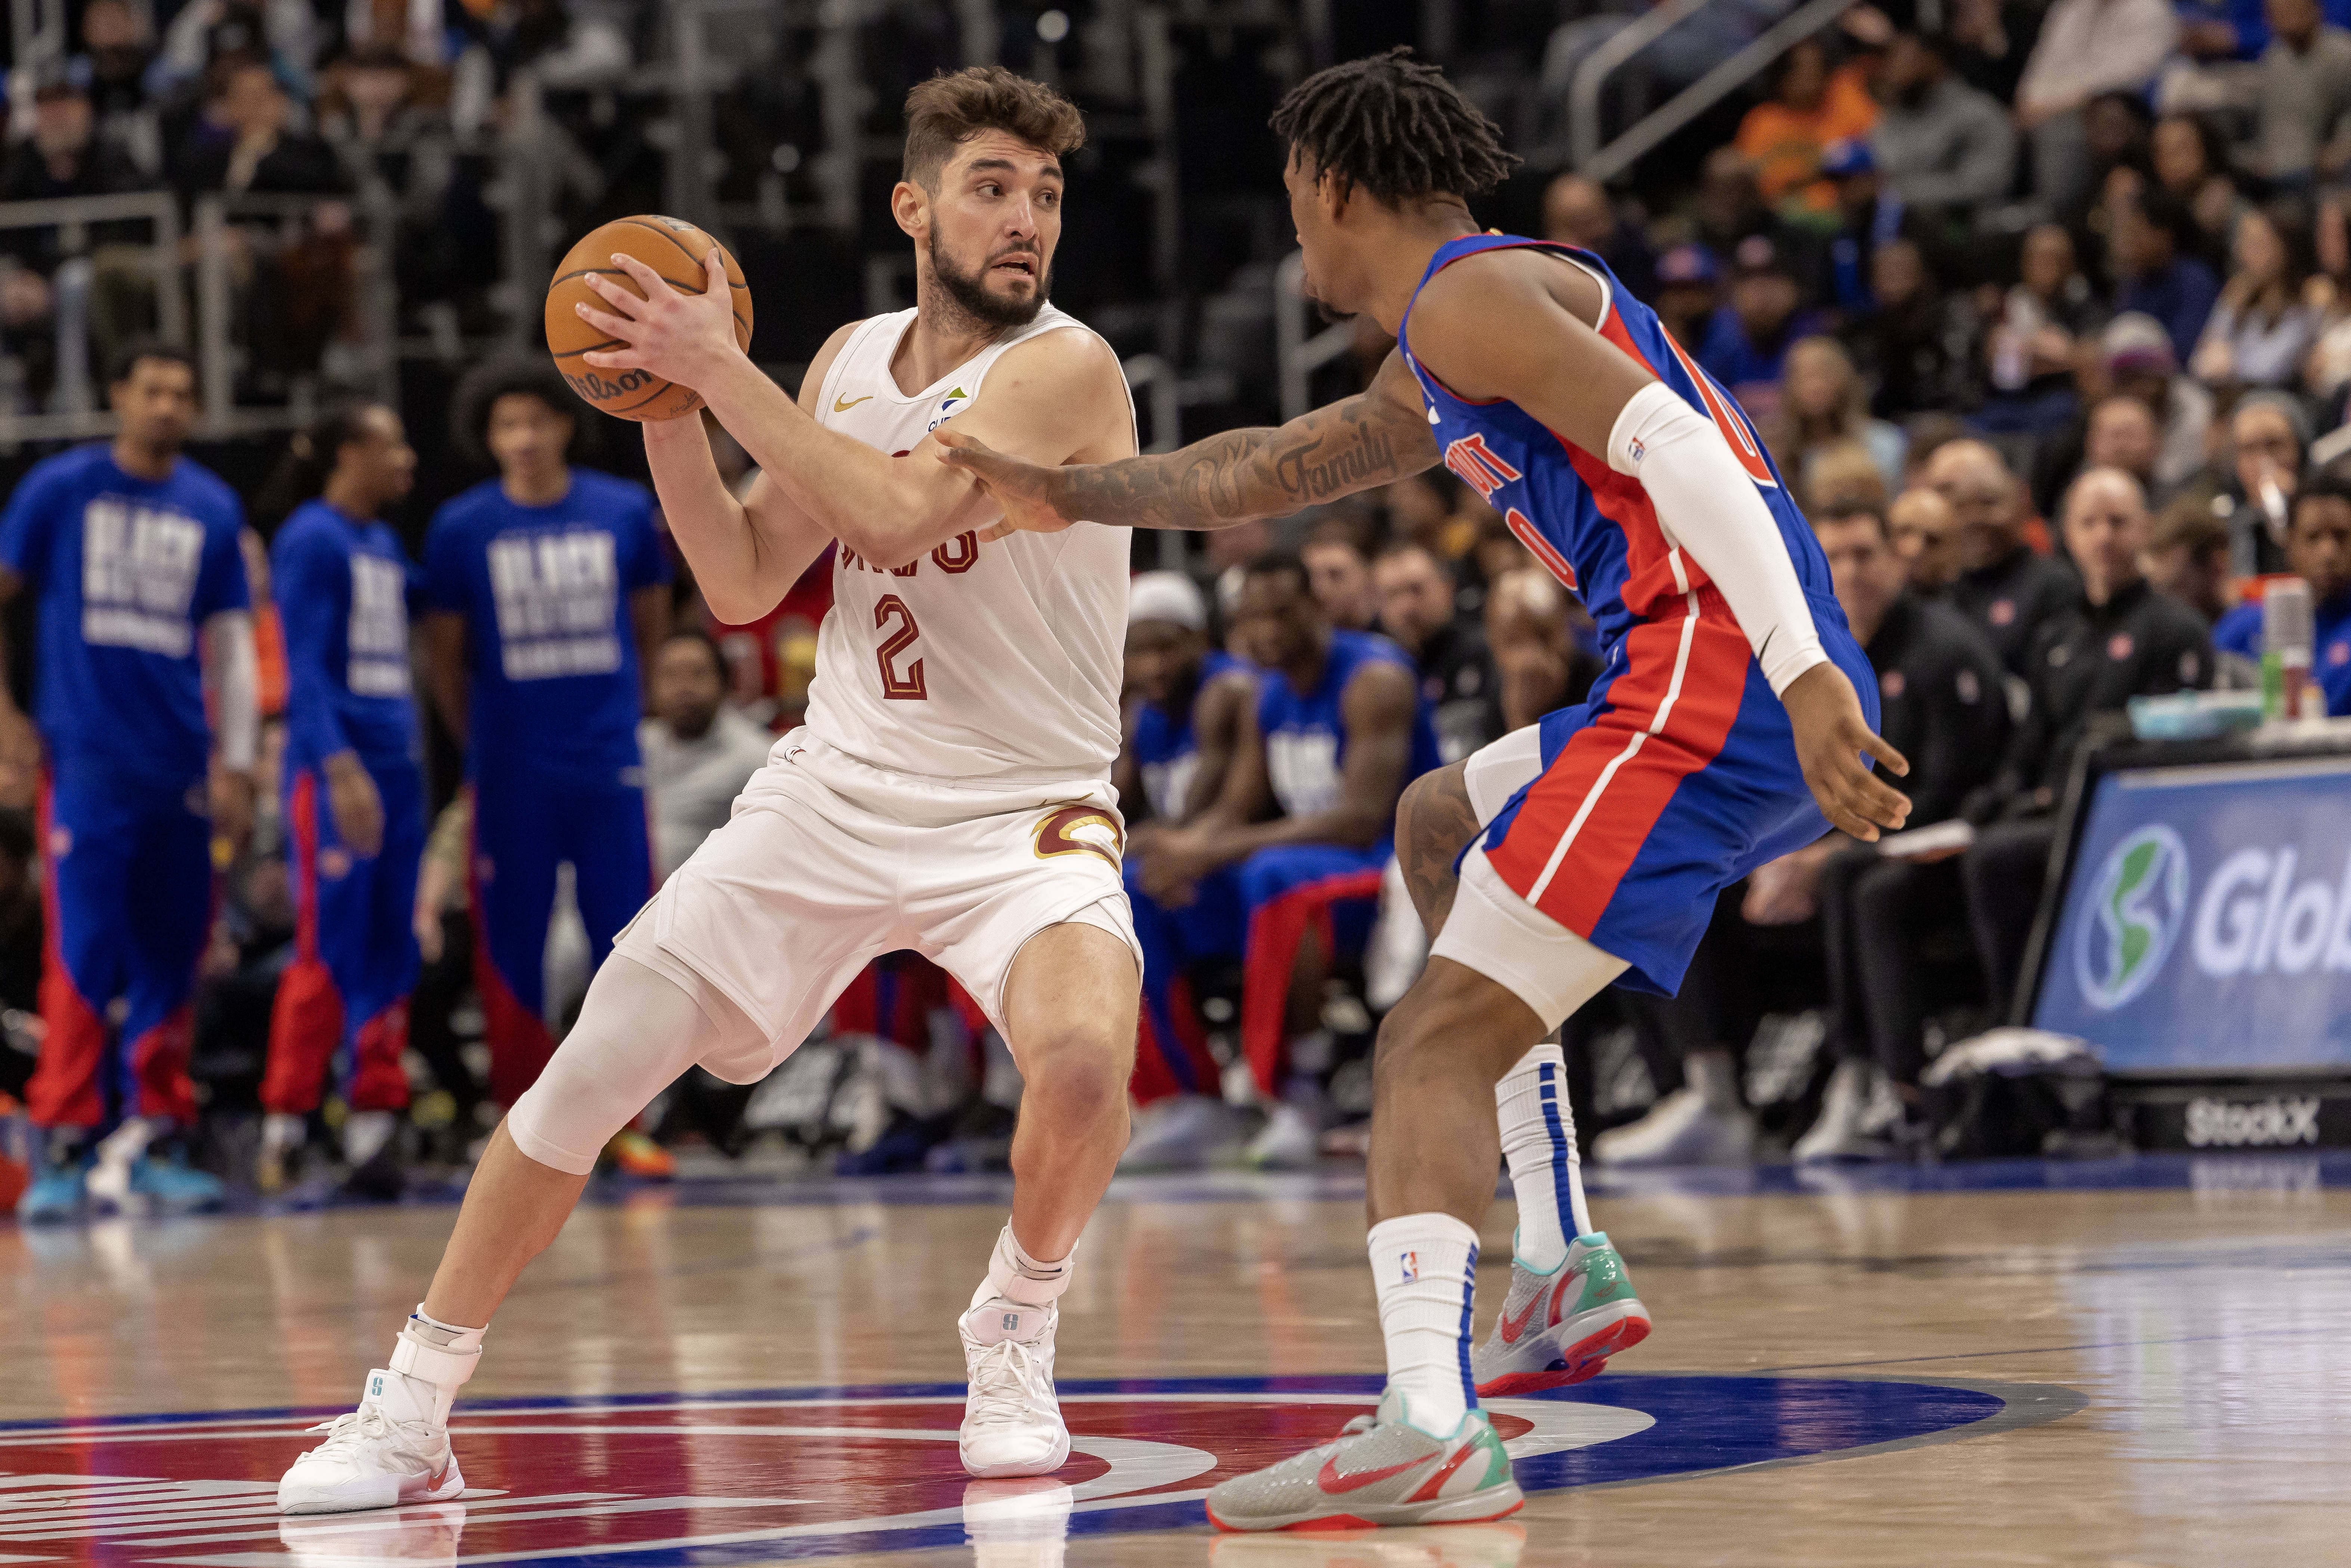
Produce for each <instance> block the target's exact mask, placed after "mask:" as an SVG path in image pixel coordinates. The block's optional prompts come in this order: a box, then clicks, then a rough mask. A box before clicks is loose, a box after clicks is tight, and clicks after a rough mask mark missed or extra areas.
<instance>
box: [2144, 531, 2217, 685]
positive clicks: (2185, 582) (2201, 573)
mask: <svg viewBox="0 0 2351 1568" xmlns="http://www.w3.org/2000/svg"><path fill="white" fill-rule="evenodd" d="M2229 544H2230V540H2229V525H2228V524H2226V523H2224V522H2222V521H2221V520H2220V518H2218V517H2214V516H2213V515H2212V507H2211V505H2210V503H2209V502H2207V501H2205V500H2203V499H2201V498H2199V497H2194V496H2182V497H2180V498H2179V499H2178V500H2176V501H2174V502H2172V503H2171V505H2169V506H2168V507H2164V508H2163V510H2162V512H2161V513H2160V514H2159V515H2158V517H2156V519H2155V532H2154V534H2153V536H2152V537H2151V538H2149V539H2148V541H2147V561H2146V563H2145V564H2146V569H2147V581H2149V582H2150V583H2153V584H2154V585H2155V591H2157V592H2158V593H2168V594H2169V595H2170V596H2171V597H2172V598H2174V599H2177V600H2178V601H2179V602H2180V603H2182V604H2185V605H2186V606H2188V608H2189V609H2190V610H2193V611H2194V612H2196V613H2197V614H2199V615H2200V616H2202V617H2203V618H2204V621H2205V623H2206V624H2207V625H2211V624H2213V623H2214V622H2218V621H2220V618H2221V617H2222V616H2224V615H2226V614H2228V613H2229V612H2230V611H2231V609H2233V608H2234V607H2235V606H2236V605H2237V602H2238V600H2237V591H2236V590H2237V580H2236V577H2235V575H2234V574H2233V573H2231V571H2230V570H2229ZM2212 641H2213V645H2214V646H2215V647H2218V648H2220V649H2221V650H2222V651H2223V652H2226V651H2228V650H2229V644H2228V643H2226V642H2224V641H2222V639H2221V637H2220V633H2219V632H2218V631H2217V630H2216V631H2215V632H2214V633H2213V638H2212Z"/></svg>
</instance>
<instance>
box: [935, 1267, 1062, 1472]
mask: <svg viewBox="0 0 2351 1568" xmlns="http://www.w3.org/2000/svg"><path fill="white" fill-rule="evenodd" d="M1060 1322H1061V1309H1060V1308H1059V1307H1050V1306H1048V1307H1024V1306H1022V1305H1020V1304H1019V1302H1017V1301H1006V1300H1004V1299H1003V1298H1002V1297H1000V1296H999V1297H994V1298H991V1299H990V1300H987V1301H981V1302H979V1303H978V1304H977V1305H976V1306H974V1307H973V1308H972V1309H971V1310H970V1311H969V1312H966V1313H964V1315H963V1316H962V1317H961V1318H959V1319H957V1320H956V1329H957V1330H958V1331H959V1332H960V1333H962V1335H963V1364H964V1371H965V1375H966V1376H967V1378H968V1380H969V1382H970V1390H969V1392H968V1393H967V1394H966V1396H964V1406H963V1431H962V1434H961V1436H960V1437H959V1438H958V1440H957V1442H956V1450H957V1451H958V1452H959V1453H961V1454H962V1456H963V1468H964V1469H965V1470H967V1472H969V1473H970V1474H972V1475H974V1476H977V1477H978V1478H980V1479H983V1480H989V1479H996V1478H998V1477H1001V1476H1041V1475H1049V1474H1050V1473H1051V1472H1053V1471H1055V1470H1058V1469H1061V1466H1062V1465H1063V1464H1064V1463H1065V1462H1067V1461H1068V1459H1069V1457H1070V1429H1069V1427H1067V1426H1065V1425H1063V1423H1062V1421H1061V1401H1059V1400H1058V1399H1055V1398H1054V1397H1053V1330H1054V1329H1055V1328H1056V1327H1057V1326H1058V1325H1059V1324H1060Z"/></svg>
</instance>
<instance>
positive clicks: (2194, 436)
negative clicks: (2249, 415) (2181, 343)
mask: <svg viewBox="0 0 2351 1568" xmlns="http://www.w3.org/2000/svg"><path fill="white" fill-rule="evenodd" d="M2097 371H2098V375H2097V378H2096V379H2097V381H2098V382H2100V383H2101V384H2103V385H2104V386H2105V387H2106V388H2109V389H2111V390H2112V391H2115V392H2120V393H2122V394H2124V395H2125V396H2126V397H2135V398H2137V399H2138V401H2139V402H2143V403H2145V404H2146V405H2147V408H2148V410H2149V411H2150V412H2151V413H2154V415H2155V417H2156V422H2157V423H2158V424H2159V425H2160V426H2161V427H2162V430H2163V437H2162V444H2161V446H2160V449H2159V451H2158V455H2157V456H2156V460H2155V482H2156V485H2157V487H2158V488H2159V489H2163V490H2171V491H2176V490H2177V489H2179V486H2182V485H2184V484H2186V483H2188V481H2189V480H2190V479H2192V478H2194V477H2195V476H2196V472H2197V470H2199V469H2200V468H2202V467H2203V466H2204V460H2205V443H2206V442H2207V440H2208V439H2209V438H2210V432H2211V428H2212V418H2213V402H2212V394H2211V392H2209V391H2207V390H2206V389H2205V387H2204V386H2203V385H2202V384H2201V383H2199V382H2198V381H2197V380H2196V379H2195V378H2194V377H2192V376H2187V375H2182V374H2181V373H2180V371H2179V358H2178V356H2177V355H2175V354H2174V353H2173V352H2172V349H2171V335H2170V334H2169V333H2168V332H2167V331H2165V330H2164V329H2163V324H2162V323H2161V322H2159V321H2158V320H2157V319H2155V318H2154V317H2152V316H2139V315H2123V316H2117V317H2116V318H2115V319H2113V320H2112V321H2110V322H2108V323H2107V324H2106V328H2105V331H2104V332H2103V333H2101V334H2100V335H2099V339H2098V360H2097Z"/></svg>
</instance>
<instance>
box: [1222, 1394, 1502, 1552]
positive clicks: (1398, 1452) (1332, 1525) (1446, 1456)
mask: <svg viewBox="0 0 2351 1568" xmlns="http://www.w3.org/2000/svg"><path fill="white" fill-rule="evenodd" d="M1526 1501H1527V1499H1526V1494H1525V1493H1524V1492H1521V1491H1520V1490H1519V1483H1518V1482H1517V1481H1516V1480H1514V1479H1511V1476H1510V1455H1509V1454H1508V1453H1507V1452H1505V1451H1504V1449H1503V1448H1502V1440H1501V1438H1499V1437H1496V1436H1495V1435H1494V1427H1493V1423H1491V1422H1489V1421H1488V1420H1487V1419H1486V1413H1485V1412H1484V1411H1482V1410H1472V1411H1470V1412H1469V1413H1468V1414H1467V1415H1465V1416H1462V1417H1461V1419H1460V1422H1459V1423H1458V1425H1457V1426H1455V1427H1454V1428H1453V1432H1452V1435H1451V1436H1449V1437H1430V1436H1429V1435H1428V1434H1427V1433H1426V1432H1424V1431H1422V1430H1421V1429H1420V1428H1419V1427H1416V1426H1414V1425H1413V1424H1412V1423H1411V1422H1410V1421H1408V1420H1406V1419H1405V1399H1404V1396H1403V1395H1402V1394H1399V1393H1398V1392H1396V1391H1395V1389H1393V1388H1391V1389H1390V1390H1388V1392H1387V1394H1386V1396H1384V1398H1382V1399H1381V1400H1380V1407H1379V1413H1378V1414H1377V1415H1374V1416H1356V1417H1355V1418H1354V1419H1353V1420H1352V1421H1350V1422H1348V1423H1347V1425H1346V1427H1344V1428H1343V1430H1342V1431H1341V1432H1340V1434H1339V1437H1338V1440H1337V1441H1336V1442H1332V1443H1325V1444H1323V1445H1322V1447H1321V1448H1309V1449H1308V1450H1306V1452H1304V1453H1302V1454H1301V1455H1299V1456H1298V1457H1297V1458H1290V1459H1284V1460H1283V1461H1282V1462H1281V1463H1280V1464H1278V1465H1273V1466H1270V1467H1269V1468H1267V1469H1262V1470H1257V1471H1253V1472H1251V1473H1250V1474H1249V1475H1245V1476H1235V1477H1234V1478H1233V1479H1230V1480H1228V1481H1225V1482H1222V1483H1221V1484H1219V1485H1218V1486H1217V1488H1216V1489H1215V1490H1212V1491H1210V1492H1209V1493H1208V1522H1209V1523H1211V1524H1213V1525H1215V1526H1216V1527H1217V1529H1219V1530H1364V1529H1367V1528H1371V1527H1374V1526H1379V1525H1389V1524H1471V1523H1478V1522H1480V1521H1486V1520H1492V1519H1500V1518H1502V1517H1503V1516H1504V1515H1506V1514H1512V1513H1516V1512H1517V1511H1519V1510H1520V1509H1521V1508H1523V1507H1525V1506H1526Z"/></svg>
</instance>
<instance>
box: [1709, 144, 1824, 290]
mask: <svg viewBox="0 0 2351 1568" xmlns="http://www.w3.org/2000/svg"><path fill="white" fill-rule="evenodd" d="M1690 216H1691V219H1692V221H1693V223H1694V225H1695V227H1696V233H1695V235H1693V236H1692V237H1694V238H1695V239H1696V240H1697V241H1698V244H1700V245H1702V246H1706V247H1707V248H1708V250H1710V251H1712V252H1713V253H1714V254H1715V255H1716V256H1732V257H1736V256H1738V255H1739V253H1740V246H1742V245H1743V244H1744V243H1745V242H1746V241H1748V240H1750V239H1755V238H1761V239H1767V240H1769V241H1771V246H1772V249H1773V250H1774V251H1775V252H1776V253H1777V254H1778V256H1779V259H1780V260H1781V261H1782V262H1783V263H1785V264H1786V265H1788V266H1789V267H1791V268H1792V275H1793V276H1794V277H1799V278H1805V279H1809V278H1810V277H1811V276H1812V274H1813V271H1814V270H1815V269H1816V251H1817V249H1818V247H1817V245H1816V244H1815V243H1813V240H1812V238H1811V236H1809V235H1806V234H1805V233H1804V231H1802V230H1801V229H1799V228H1797V227H1796V226H1795V225H1792V224H1791V223H1789V222H1788V221H1787V220H1786V219H1784V218H1782V217H1781V216H1780V215H1779V214H1777V213H1775V212H1773V211H1772V210H1771V204H1770V203H1769V202H1766V201H1765V200H1764V199H1763V193H1762V191H1761V189H1760V188H1759V187H1758V186H1757V184H1756V183H1755V165H1754V163H1753V162H1750V160H1749V158H1748V156H1747V154H1745V153H1744V152H1740V150H1739V149H1738V148H1736V147H1718V148H1716V149H1715V150H1714V151H1713V152H1709V153H1708V154H1707V156H1706V162H1704V163H1702V164H1700V165H1699V170H1698V194H1697V196H1696V197H1695V198H1693V200H1692V202H1691V204H1690Z"/></svg>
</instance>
